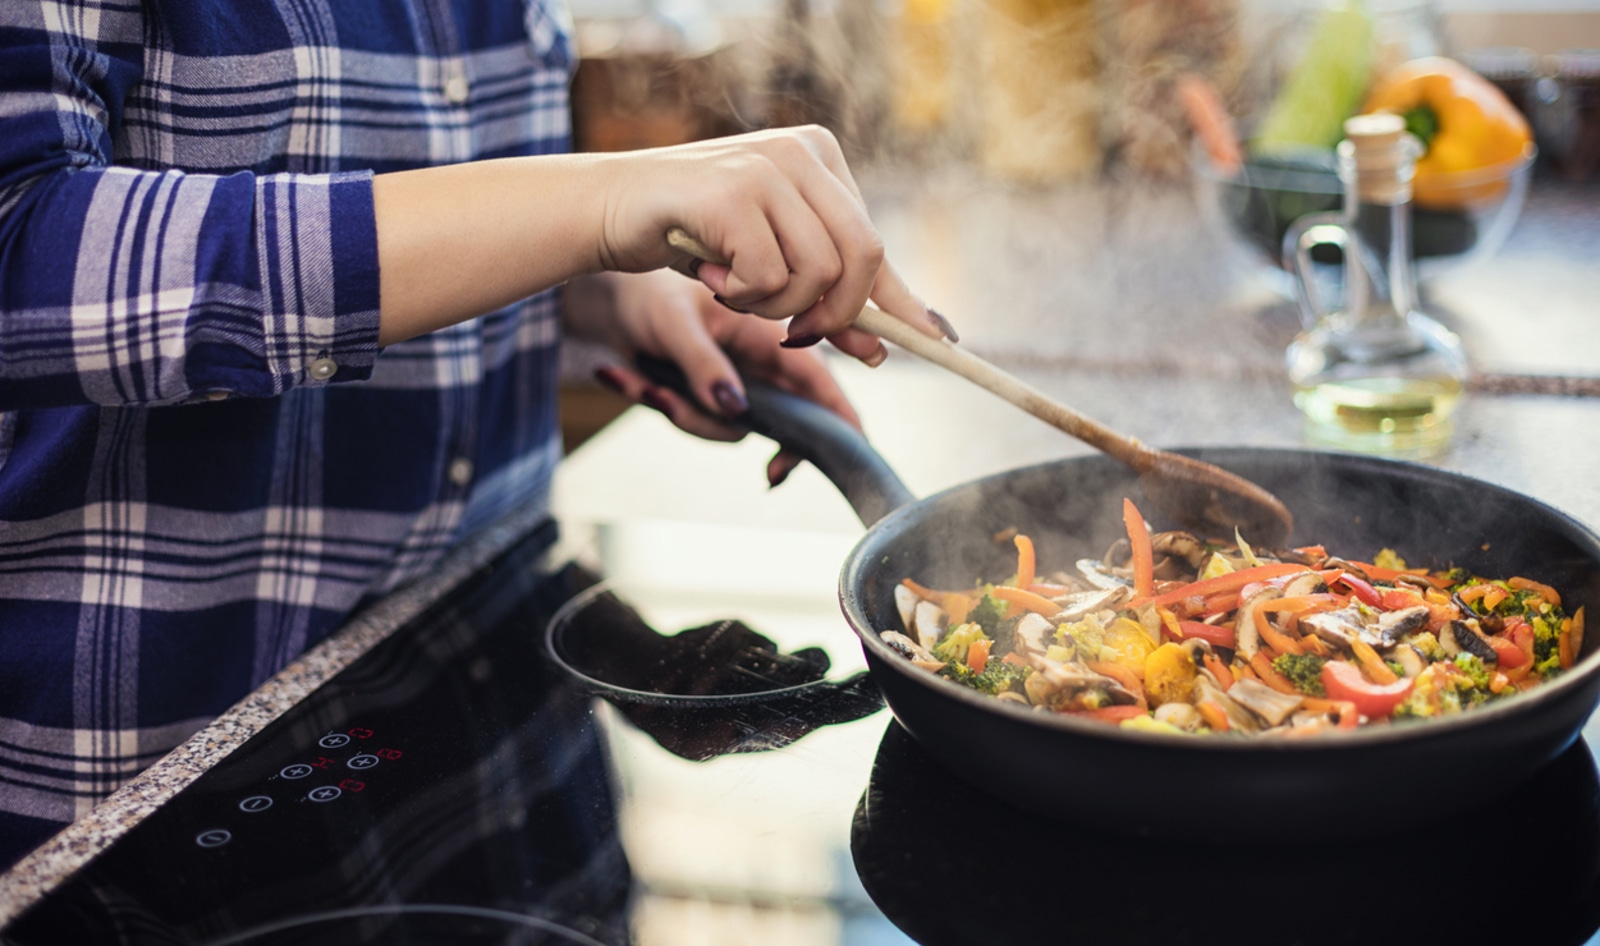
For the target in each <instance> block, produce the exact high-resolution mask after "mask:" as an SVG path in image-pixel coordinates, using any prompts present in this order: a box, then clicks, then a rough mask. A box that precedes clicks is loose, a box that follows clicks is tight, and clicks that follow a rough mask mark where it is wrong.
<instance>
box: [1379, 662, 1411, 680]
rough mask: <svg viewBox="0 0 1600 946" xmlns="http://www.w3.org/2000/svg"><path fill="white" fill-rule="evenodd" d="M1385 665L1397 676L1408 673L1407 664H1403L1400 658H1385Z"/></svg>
mask: <svg viewBox="0 0 1600 946" xmlns="http://www.w3.org/2000/svg"><path fill="white" fill-rule="evenodd" d="M1383 665H1384V666H1385V667H1388V668H1389V672H1390V673H1392V674H1394V675H1395V676H1397V677H1403V676H1405V675H1406V668H1405V664H1402V663H1401V662H1400V661H1398V660H1385V661H1384V662H1383Z"/></svg>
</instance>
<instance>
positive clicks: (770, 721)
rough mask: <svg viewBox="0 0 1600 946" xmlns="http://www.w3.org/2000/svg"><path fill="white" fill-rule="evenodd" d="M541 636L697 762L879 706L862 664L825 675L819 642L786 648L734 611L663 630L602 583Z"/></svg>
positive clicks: (668, 745)
mask: <svg viewBox="0 0 1600 946" xmlns="http://www.w3.org/2000/svg"><path fill="white" fill-rule="evenodd" d="M545 641H546V647H547V649H548V650H549V652H550V656H551V658H552V660H553V662H554V663H555V664H556V665H557V666H559V667H561V668H563V669H564V670H566V671H567V673H568V674H570V675H571V677H572V679H574V680H576V681H578V682H579V683H580V684H581V685H582V686H584V687H585V688H586V689H587V690H588V691H589V692H591V693H593V694H594V695H596V696H600V697H603V698H605V699H606V700H607V701H609V702H610V703H611V704H612V705H614V706H616V707H617V709H618V710H620V711H621V712H622V714H623V715H624V716H626V717H627V718H628V720H629V722H631V723H633V724H634V725H635V726H637V727H639V728H640V729H641V730H643V731H645V732H647V733H649V734H650V735H651V737H653V738H654V739H655V740H656V742H657V743H659V744H660V745H661V746H662V748H664V749H666V750H667V751H669V752H672V753H673V754H675V755H678V756H681V757H683V758H686V759H690V760H693V761H696V762H701V761H705V760H708V759H712V758H715V757H717V756H721V755H729V754H732V753H739V752H761V751H765V750H769V749H778V748H782V747H783V746H786V745H788V744H790V743H792V742H794V741H795V740H797V739H799V738H801V737H802V736H804V735H806V734H807V733H810V732H812V731H814V730H816V729H818V728H820V727H822V726H831V725H834V724H837V723H847V722H851V721H852V720H857V719H861V718H862V717H864V716H868V715H871V714H872V713H875V712H877V711H878V710H879V709H882V707H883V698H882V696H881V695H880V694H879V693H878V688H877V686H876V685H874V684H873V683H872V682H871V681H870V680H869V679H868V677H867V675H866V673H865V672H863V673H858V674H855V675H854V676H852V677H849V678H848V679H845V680H843V681H839V682H834V681H830V680H828V679H826V677H825V674H827V672H828V669H829V668H830V666H831V661H830V660H829V659H828V655H827V654H826V653H825V652H823V651H822V650H821V649H820V648H816V647H808V648H804V649H802V650H799V651H796V652H795V653H793V654H785V653H782V652H780V651H779V650H778V648H777V645H775V644H774V643H773V642H772V641H771V640H770V639H768V638H767V637H766V636H764V635H762V634H760V633H758V632H757V631H755V630H752V629H751V628H750V627H748V626H746V625H745V624H744V623H743V622H741V621H737V620H732V619H728V620H721V621H716V622H713V623H711V624H706V625H703V626H701V627H694V628H689V629H687V630H684V631H680V632H678V633H676V634H661V633H659V632H657V631H656V630H655V629H653V628H651V627H650V626H649V625H648V624H646V623H645V622H644V620H643V619H642V618H641V617H640V616H639V614H638V612H636V611H635V610H634V609H633V608H632V607H630V606H629V605H627V604H626V603H625V602H623V601H621V600H620V599H618V598H617V596H616V595H614V594H612V593H611V592H610V591H609V590H608V589H607V588H606V587H605V586H604V585H597V586H595V587H593V588H590V589H588V590H586V591H584V592H583V593H581V594H579V595H577V596H576V597H574V598H573V599H572V600H571V601H569V602H568V603H567V604H566V605H565V606H564V607H563V608H562V609H561V610H560V611H559V612H558V613H557V614H556V616H555V617H554V618H553V619H552V620H551V621H550V624H549V627H548V630H547V631H546V635H545Z"/></svg>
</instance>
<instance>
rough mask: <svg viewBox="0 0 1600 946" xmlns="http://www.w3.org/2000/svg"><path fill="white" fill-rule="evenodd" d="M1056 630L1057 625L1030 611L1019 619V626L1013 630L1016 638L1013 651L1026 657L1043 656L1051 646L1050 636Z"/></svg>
mask: <svg viewBox="0 0 1600 946" xmlns="http://www.w3.org/2000/svg"><path fill="white" fill-rule="evenodd" d="M1054 630H1055V625H1054V624H1051V623H1050V622H1049V621H1048V620H1046V619H1045V618H1044V616H1043V615H1040V614H1036V613H1035V612H1033V611H1029V612H1028V613H1027V614H1024V615H1023V616H1022V617H1020V618H1018V619H1017V626H1016V627H1015V628H1014V629H1013V632H1014V634H1015V635H1016V636H1015V638H1014V641H1015V643H1014V645H1013V647H1012V649H1013V650H1014V651H1016V653H1018V654H1021V655H1022V656H1024V657H1026V656H1028V655H1029V654H1042V653H1044V652H1045V649H1046V648H1048V647H1049V646H1050V644H1049V641H1048V636H1049V635H1050V633H1051V632H1052V631H1054Z"/></svg>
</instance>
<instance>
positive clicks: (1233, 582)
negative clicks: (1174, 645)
mask: <svg viewBox="0 0 1600 946" xmlns="http://www.w3.org/2000/svg"><path fill="white" fill-rule="evenodd" d="M1306 570H1307V569H1306V567H1305V566H1304V565H1296V564H1294V563H1293V562H1269V563H1268V564H1266V565H1257V566H1255V567H1254V568H1243V569H1240V570H1239V571H1236V572H1229V573H1228V574H1226V575H1218V576H1217V577H1215V578H1206V579H1202V580H1201V581H1195V582H1190V583H1189V584H1187V585H1183V586H1181V587H1179V588H1174V589H1173V590H1171V591H1168V592H1164V593H1162V594H1159V595H1156V596H1155V597H1153V598H1151V599H1149V600H1148V601H1142V600H1140V599H1138V598H1137V597H1136V598H1135V599H1134V600H1133V602H1132V603H1131V604H1130V607H1138V606H1139V605H1141V604H1174V603H1176V602H1179V601H1182V600H1183V599H1184V598H1188V597H1190V596H1192V595H1203V596H1206V597H1210V596H1211V595H1215V594H1221V593H1223V592H1225V591H1238V590H1239V589H1240V588H1243V587H1244V586H1245V585H1248V584H1250V583H1251V582H1253V581H1265V580H1267V579H1268V578H1277V577H1278V576H1280V575H1289V574H1293V573H1294V572H1303V571H1306Z"/></svg>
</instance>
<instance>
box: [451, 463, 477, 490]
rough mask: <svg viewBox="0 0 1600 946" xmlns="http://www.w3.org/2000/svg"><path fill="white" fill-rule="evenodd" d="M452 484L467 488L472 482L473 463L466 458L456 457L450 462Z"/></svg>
mask: <svg viewBox="0 0 1600 946" xmlns="http://www.w3.org/2000/svg"><path fill="white" fill-rule="evenodd" d="M449 476H450V482H452V483H454V484H455V485H457V486H465V485H467V484H468V483H470V482H472V461H471V460H468V459H467V458H466V457H456V458H455V459H454V460H451V461H450V472H449Z"/></svg>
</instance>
